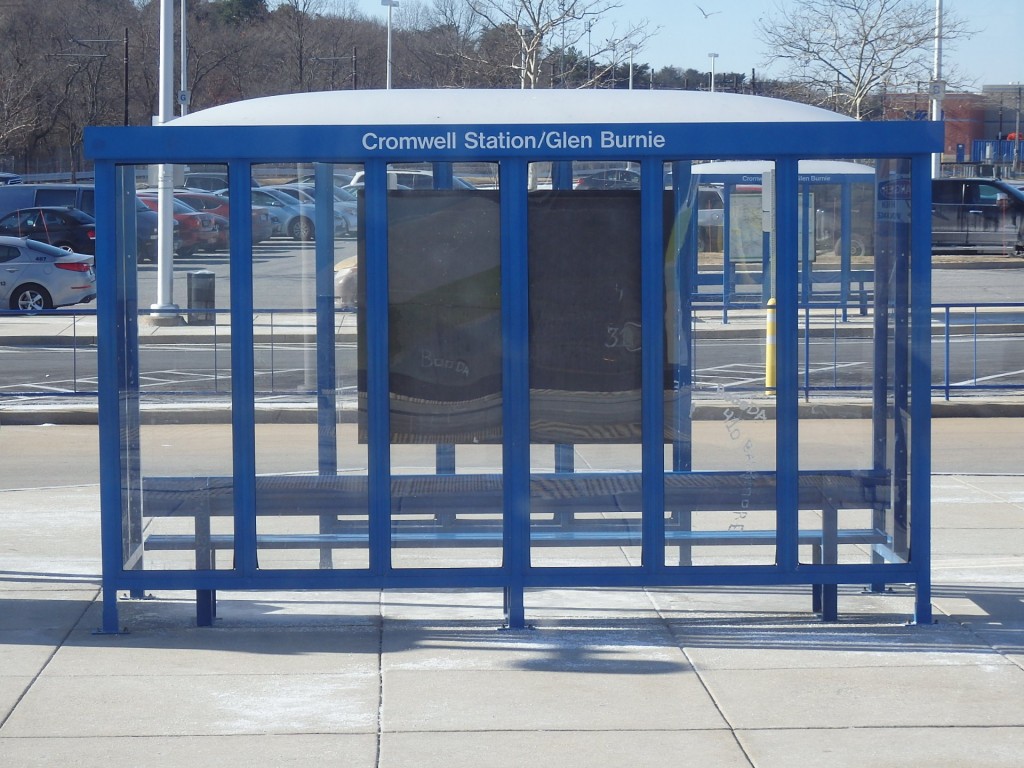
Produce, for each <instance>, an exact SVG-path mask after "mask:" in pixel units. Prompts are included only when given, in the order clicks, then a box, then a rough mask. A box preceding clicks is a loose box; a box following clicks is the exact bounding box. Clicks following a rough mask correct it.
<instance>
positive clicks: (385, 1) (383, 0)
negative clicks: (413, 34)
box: [380, 0, 398, 90]
mask: <svg viewBox="0 0 1024 768" xmlns="http://www.w3.org/2000/svg"><path fill="white" fill-rule="evenodd" d="M380 4H381V5H384V6H387V9H388V69H387V78H386V81H387V85H386V86H385V87H386V88H387V89H388V90H391V9H392V8H397V7H398V0H380Z"/></svg>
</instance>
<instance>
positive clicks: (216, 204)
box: [174, 189, 275, 248]
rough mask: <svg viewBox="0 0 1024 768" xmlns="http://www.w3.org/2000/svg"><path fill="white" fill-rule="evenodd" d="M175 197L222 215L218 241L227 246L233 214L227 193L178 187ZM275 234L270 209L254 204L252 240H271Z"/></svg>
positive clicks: (187, 203)
mask: <svg viewBox="0 0 1024 768" xmlns="http://www.w3.org/2000/svg"><path fill="white" fill-rule="evenodd" d="M174 197H175V198H176V199H178V200H181V201H182V202H183V203H185V204H186V205H189V206H191V207H193V208H195V209H196V210H197V211H205V212H206V213H209V214H212V215H214V216H219V217H222V218H223V222H221V223H222V227H221V231H220V236H221V237H220V239H219V241H218V242H223V247H224V248H226V247H227V243H228V235H229V225H228V223H227V222H228V220H229V219H230V216H231V205H230V202H229V200H228V198H227V196H226V195H218V194H215V193H213V192H199V191H196V190H194V189H176V190H174ZM274 234H275V233H274V222H273V221H272V220H271V218H270V211H268V210H267V209H266V208H264V207H262V206H253V207H252V241H253V242H254V243H262V242H263V241H264V240H269V239H270V238H271V236H273V235H274Z"/></svg>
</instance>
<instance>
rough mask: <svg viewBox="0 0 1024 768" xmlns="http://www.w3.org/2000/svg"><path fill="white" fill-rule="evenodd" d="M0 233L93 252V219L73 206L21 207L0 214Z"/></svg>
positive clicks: (66, 248) (94, 222) (94, 247)
mask: <svg viewBox="0 0 1024 768" xmlns="http://www.w3.org/2000/svg"><path fill="white" fill-rule="evenodd" d="M0 235H10V236H13V237H27V238H29V239H31V240H39V241H40V242H43V243H49V244H50V245H54V246H56V247H58V248H61V249H63V250H65V251H74V252H76V253H89V254H94V253H96V219H94V218H93V217H92V216H90V215H89V214H88V213H85V212H84V211H80V210H78V209H77V208H58V207H40V208H22V209H20V210H17V211H12V212H11V213H8V214H7V215H6V216H3V217H0Z"/></svg>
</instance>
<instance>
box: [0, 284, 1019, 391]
mask: <svg viewBox="0 0 1024 768" xmlns="http://www.w3.org/2000/svg"><path fill="white" fill-rule="evenodd" d="M702 309H705V310H707V311H708V314H709V315H711V314H714V313H715V312H716V311H720V308H719V309H718V310H716V309H715V308H713V307H712V306H710V305H708V306H705V307H702ZM178 313H179V314H181V315H182V316H183V317H184V318H185V319H186V322H185V324H184V325H180V326H161V327H155V326H147V318H148V317H151V316H152V313H151V312H149V311H143V312H140V327H141V328H143V329H144V331H143V332H142V333H140V358H141V360H142V364H141V365H140V372H139V374H140V377H141V383H140V386H141V388H142V389H143V391H146V392H150V393H156V394H160V395H177V396H201V395H211V396H221V395H226V394H229V392H230V382H231V373H230V359H231V355H230V344H231V333H230V328H229V325H228V323H227V321H226V319H225V320H223V321H222V320H221V319H222V318H224V317H225V316H226V313H227V310H210V309H202V310H186V309H182V310H178ZM197 313H204V314H205V315H207V316H210V317H209V323H208V324H204V325H196V324H189V323H188V318H189V317H190V316H191V315H193V314H197ZM738 314H739V313H735V312H734V314H733V319H732V321H731V322H730V323H729V324H728V325H724V326H721V329H722V331H723V333H724V332H726V329H728V330H727V333H728V335H729V337H730V338H736V337H739V338H745V339H747V340H748V342H749V340H752V339H761V340H762V341H763V338H764V310H763V309H762V310H748V316H747V318H746V321H745V322H739V320H740V318H739V317H738ZM339 317H341V314H340V313H339ZM95 319H96V311H95V310H94V309H61V310H49V311H44V312H33V313H27V312H18V311H0V353H2V354H3V355H4V356H5V357H6V358H7V363H6V364H0V403H2V402H3V401H4V400H6V401H8V402H10V401H12V400H27V399H33V398H55V397H59V398H64V397H67V398H82V397H95V396H96V395H97V394H98V389H99V386H98V382H97V380H96V371H97V363H96V353H97V344H98V343H101V340H99V339H97V335H96V323H95ZM695 322H696V321H695ZM254 324H255V326H256V327H255V345H256V347H257V354H256V355H255V360H256V370H255V376H256V392H257V396H258V397H285V396H293V397H298V398H306V397H312V396H315V395H316V383H315V361H316V355H315V316H314V314H313V313H311V312H304V311H296V310H277V309H258V310H255V312H254ZM694 328H695V331H697V332H696V333H695V334H694V337H695V338H696V341H695V344H696V345H698V346H696V347H695V349H694V350H693V358H692V359H693V363H694V370H695V373H696V376H697V378H698V379H700V378H701V376H702V375H704V374H703V372H704V371H706V370H710V366H709V367H708V368H702V367H701V366H702V363H703V364H707V363H706V358H707V357H708V356H709V355H708V352H707V351H705V349H703V348H702V347H701V346H699V345H700V344H701V338H704V339H707V338H709V337H710V336H713V335H714V334H715V332H716V330H717V328H716V327H711V328H709V323H707V322H703V321H702V322H701V324H700V326H699V327H698V326H697V325H695V326H694ZM798 332H799V334H800V343H801V369H802V370H801V371H800V375H801V390H802V391H803V393H804V396H805V397H807V398H809V397H810V396H811V395H812V394H824V393H832V394H841V393H844V392H845V393H850V394H853V395H856V394H857V393H861V392H866V391H868V390H870V386H871V385H870V383H869V381H868V380H867V379H866V377H864V376H863V375H860V376H859V377H858V375H857V367H858V366H868V365H870V363H871V361H870V359H867V360H865V359H864V357H865V355H864V352H865V351H867V352H868V356H869V355H870V350H867V345H869V344H870V339H871V337H872V335H873V333H874V327H873V322H872V316H871V315H870V314H869V315H867V316H856V317H855V320H852V321H851V320H849V319H844V312H843V309H842V308H841V307H839V306H832V307H828V306H825V305H820V304H817V303H816V304H814V305H812V306H806V307H802V308H801V320H800V328H799V331H798ZM337 338H339V341H338V349H339V350H341V351H342V353H344V352H345V351H346V350H347V351H348V352H350V354H351V355H352V356H351V358H350V361H351V363H352V365H351V371H350V373H351V378H352V379H353V380H354V378H355V373H356V371H355V366H356V361H355V341H354V334H352V332H351V331H350V332H349V335H347V336H345V337H337ZM932 339H933V343H932V361H931V362H932V372H933V373H932V392H933V396H935V397H940V398H942V399H944V400H950V399H951V398H953V397H955V396H957V395H971V396H977V395H979V394H985V393H999V394H1007V393H1010V394H1024V302H988V303H938V304H933V305H932ZM708 346H709V347H710V346H711V345H708ZM748 346H751V345H749V344H748ZM19 355H23V356H25V357H22V358H19V357H18V356H19ZM157 355H162V357H161V358H157ZM29 357H31V360H30V359H29ZM760 360H761V363H762V364H763V360H764V357H763V353H762V354H761V356H760ZM344 370H346V369H345V368H344V367H343V366H339V371H344ZM748 385H749V386H750V387H751V388H757V385H756V383H755V382H753V381H750V382H748ZM737 388H740V389H742V388H743V385H742V384H739V385H738V386H737ZM762 388H763V387H762Z"/></svg>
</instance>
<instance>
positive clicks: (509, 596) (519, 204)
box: [500, 160, 530, 629]
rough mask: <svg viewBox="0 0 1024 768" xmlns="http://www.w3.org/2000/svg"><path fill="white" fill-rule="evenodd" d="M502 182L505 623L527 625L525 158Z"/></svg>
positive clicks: (512, 163) (503, 170)
mask: <svg viewBox="0 0 1024 768" xmlns="http://www.w3.org/2000/svg"><path fill="white" fill-rule="evenodd" d="M500 181H501V184H500V186H501V221H502V227H501V326H502V354H503V358H504V359H503V363H502V380H503V387H502V389H503V399H502V422H503V424H504V427H503V431H504V440H503V442H502V464H503V467H504V477H503V486H502V503H503V508H504V526H503V528H504V530H503V543H502V546H503V552H504V569H505V572H506V574H507V578H506V582H505V587H504V606H505V625H506V626H507V627H509V628H510V629H522V628H523V627H525V626H526V608H525V603H524V594H523V592H524V585H525V574H526V571H527V569H528V568H529V563H530V354H529V345H530V328H529V312H528V311H527V308H528V307H529V302H530V293H529V275H528V269H527V258H526V255H527V219H526V217H527V205H526V194H527V190H526V186H527V163H526V161H524V160H506V161H504V162H502V163H501V167H500Z"/></svg>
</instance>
